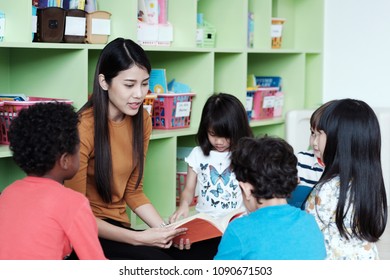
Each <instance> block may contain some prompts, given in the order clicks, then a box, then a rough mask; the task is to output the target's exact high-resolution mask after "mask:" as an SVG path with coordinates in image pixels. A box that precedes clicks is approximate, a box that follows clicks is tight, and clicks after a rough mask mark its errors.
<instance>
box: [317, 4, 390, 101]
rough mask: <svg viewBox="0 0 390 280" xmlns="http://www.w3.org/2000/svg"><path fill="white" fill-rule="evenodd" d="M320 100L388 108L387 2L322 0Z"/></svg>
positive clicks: (389, 6)
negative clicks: (350, 100) (352, 101)
mask: <svg viewBox="0 0 390 280" xmlns="http://www.w3.org/2000/svg"><path fill="white" fill-rule="evenodd" d="M324 39H325V45H324V95H323V101H324V102H325V101H328V100H331V99H339V98H346V97H350V98H356V99H361V100H364V101H365V102H367V103H368V104H369V105H371V106H372V107H390V1H389V0H325V38H324Z"/></svg>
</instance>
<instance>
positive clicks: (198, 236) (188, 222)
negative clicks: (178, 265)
mask: <svg viewBox="0 0 390 280" xmlns="http://www.w3.org/2000/svg"><path fill="white" fill-rule="evenodd" d="M245 213H246V212H245V211H244V210H243V209H236V210H234V211H232V212H230V213H229V214H227V215H226V216H224V217H222V218H219V219H215V218H213V217H211V216H210V215H208V214H206V213H197V214H195V215H193V216H190V217H187V218H184V219H182V220H179V221H176V222H175V223H172V224H170V225H169V226H173V227H174V228H187V232H186V233H185V234H182V235H179V236H176V237H175V238H174V239H173V243H174V244H180V239H184V242H185V240H186V239H187V238H188V239H189V240H190V242H191V243H195V242H199V241H203V240H207V239H211V238H215V237H219V236H222V234H223V233H224V232H225V230H226V228H227V226H228V224H229V223H230V222H231V221H232V220H234V219H235V218H238V217H240V216H242V215H244V214H245Z"/></svg>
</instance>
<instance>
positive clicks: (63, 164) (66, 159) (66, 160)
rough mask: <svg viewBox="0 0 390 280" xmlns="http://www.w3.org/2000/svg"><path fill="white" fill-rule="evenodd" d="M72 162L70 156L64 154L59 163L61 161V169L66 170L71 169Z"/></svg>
mask: <svg viewBox="0 0 390 280" xmlns="http://www.w3.org/2000/svg"><path fill="white" fill-rule="evenodd" d="M70 160H71V158H70V156H69V154H68V153H63V154H62V155H61V157H60V159H59V160H58V161H59V164H60V166H61V168H62V169H65V170H66V169H68V168H69V164H70Z"/></svg>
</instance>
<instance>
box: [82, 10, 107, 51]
mask: <svg viewBox="0 0 390 280" xmlns="http://www.w3.org/2000/svg"><path fill="white" fill-rule="evenodd" d="M86 16H87V36H86V38H85V42H86V43H89V44H106V43H107V41H108V36H109V35H110V34H111V20H110V18H111V13H109V12H106V11H96V12H92V13H87V15H86Z"/></svg>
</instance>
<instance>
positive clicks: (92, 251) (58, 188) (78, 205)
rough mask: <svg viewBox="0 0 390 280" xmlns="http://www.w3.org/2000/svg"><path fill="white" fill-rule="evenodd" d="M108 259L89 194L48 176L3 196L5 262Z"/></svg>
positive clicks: (0, 225)
mask: <svg viewBox="0 0 390 280" xmlns="http://www.w3.org/2000/svg"><path fill="white" fill-rule="evenodd" d="M72 247H73V248H74V249H75V251H76V253H77V256H78V257H79V258H80V259H90V260H92V259H105V256H104V253H103V250H102V248H101V246H100V243H99V240H98V234H97V225H96V220H95V218H94V215H93V214H92V211H91V208H90V206H89V202H88V200H87V199H86V197H85V196H83V195H82V194H80V193H78V192H75V191H73V190H71V189H68V188H65V187H64V186H63V185H61V184H59V183H58V182H56V181H53V180H51V179H48V178H41V177H30V176H28V177H26V178H24V179H22V180H18V181H16V182H14V183H13V184H11V185H9V186H8V187H7V188H6V189H5V190H4V191H3V192H2V194H1V195H0V259H8V260H12V259H24V260H28V259H36V260H45V259H52V260H55V259H63V258H64V257H66V256H67V255H69V254H70V253H71V251H72Z"/></svg>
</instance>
